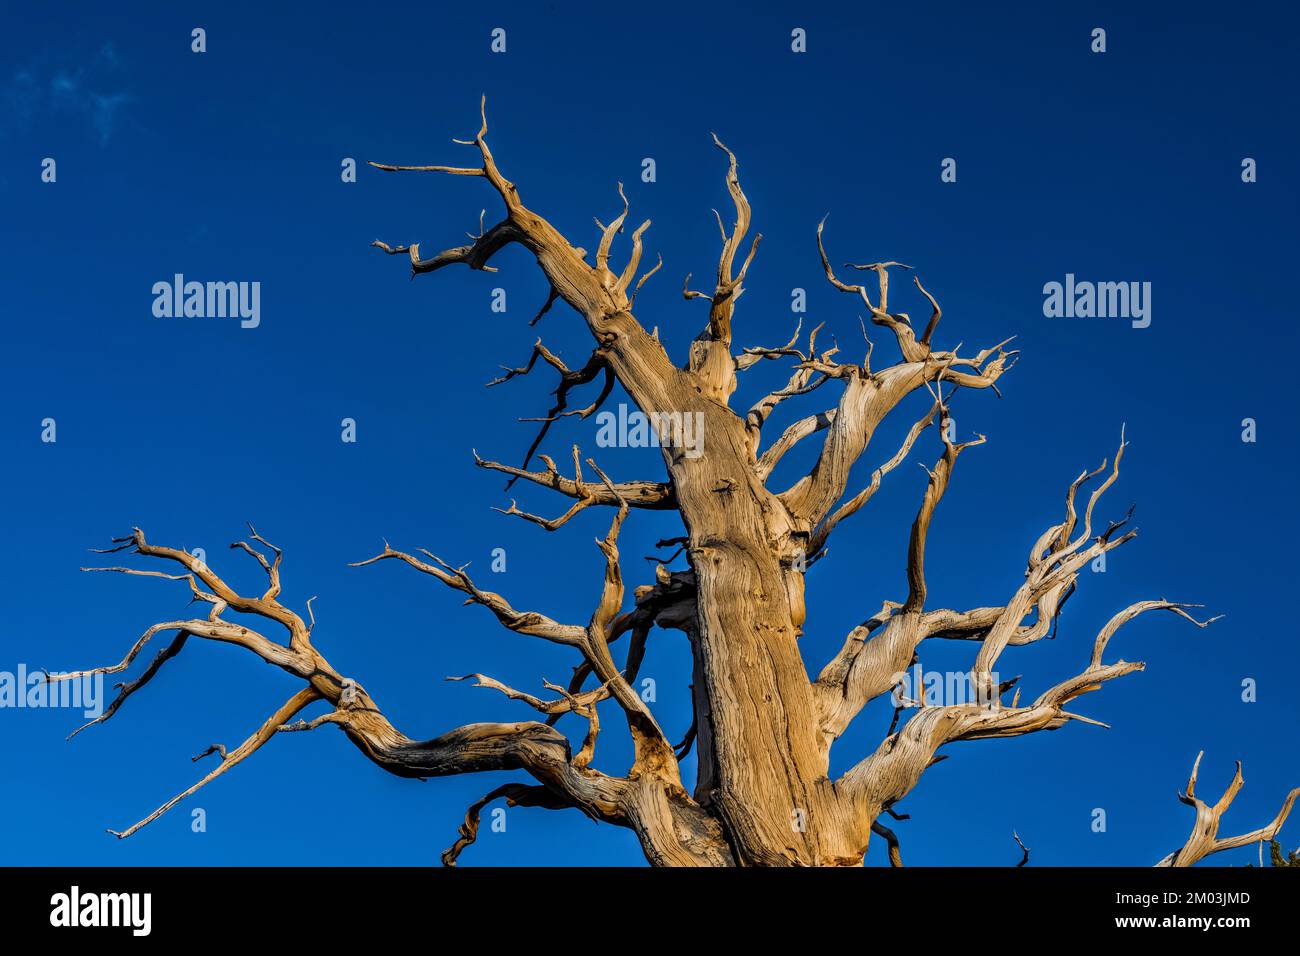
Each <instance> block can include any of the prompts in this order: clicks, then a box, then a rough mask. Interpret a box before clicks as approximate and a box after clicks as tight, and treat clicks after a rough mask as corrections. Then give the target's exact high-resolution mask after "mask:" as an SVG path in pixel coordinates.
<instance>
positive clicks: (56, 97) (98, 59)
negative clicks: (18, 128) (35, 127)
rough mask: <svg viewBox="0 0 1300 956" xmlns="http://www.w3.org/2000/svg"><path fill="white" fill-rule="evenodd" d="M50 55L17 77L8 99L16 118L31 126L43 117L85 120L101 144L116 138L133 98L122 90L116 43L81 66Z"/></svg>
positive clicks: (5, 94) (8, 109)
mask: <svg viewBox="0 0 1300 956" xmlns="http://www.w3.org/2000/svg"><path fill="white" fill-rule="evenodd" d="M50 59H51V58H49V57H45V58H42V59H41V60H38V62H36V63H33V64H32V65H30V66H28V67H27V68H25V69H21V70H19V71H17V72H16V73H14V74H13V76H12V77H11V78H10V80H9V82H8V83H7V84H6V85H5V87H4V92H3V99H4V101H5V106H6V112H7V113H8V115H9V117H10V118H11V120H13V121H15V122H17V123H19V124H21V125H22V126H24V127H26V126H29V125H30V124H31V123H32V122H34V121H35V120H36V118H37V117H38V116H40V115H42V114H44V113H47V112H48V113H59V114H63V115H65V116H66V115H72V116H77V117H80V118H82V119H83V120H85V121H86V122H87V123H88V124H89V125H90V128H91V129H92V130H93V131H94V133H95V134H96V136H98V138H99V142H100V144H101V145H103V144H106V143H107V142H108V141H109V139H110V138H112V135H113V130H114V128H115V125H116V123H117V121H118V118H119V117H120V114H121V111H122V108H123V107H124V106H125V105H126V104H128V103H129V102H130V101H131V94H130V93H128V92H127V91H126V90H125V89H123V88H122V85H121V78H120V77H119V76H117V75H116V74H118V72H119V70H120V62H119V60H118V55H117V50H116V48H115V47H114V46H113V44H112V43H111V42H109V43H105V44H104V45H103V46H102V47H101V48H100V49H99V51H98V52H97V53H95V54H93V55H92V56H90V57H88V58H86V59H85V60H84V61H83V62H81V63H80V64H77V65H70V64H67V63H51V62H49V60H50Z"/></svg>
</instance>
